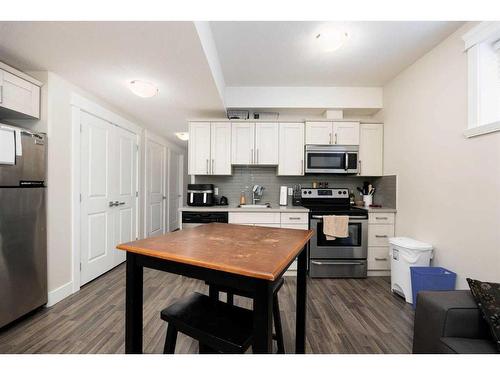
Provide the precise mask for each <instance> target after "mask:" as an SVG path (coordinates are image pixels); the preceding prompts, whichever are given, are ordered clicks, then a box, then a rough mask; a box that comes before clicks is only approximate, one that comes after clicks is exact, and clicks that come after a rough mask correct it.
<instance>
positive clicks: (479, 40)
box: [463, 22, 500, 137]
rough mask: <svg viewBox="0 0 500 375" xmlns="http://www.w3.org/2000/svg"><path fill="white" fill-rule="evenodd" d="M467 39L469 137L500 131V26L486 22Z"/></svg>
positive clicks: (467, 131) (471, 32)
mask: <svg viewBox="0 0 500 375" xmlns="http://www.w3.org/2000/svg"><path fill="white" fill-rule="evenodd" d="M463 39H464V41H465V50H466V52H467V64H468V129H467V130H466V131H465V133H464V134H465V136H466V137H473V136H476V135H480V134H485V133H491V132H493V131H500V22H482V23H480V24H479V25H477V26H476V27H474V28H472V29H471V30H470V31H469V32H467V33H466V34H465V35H464V36H463Z"/></svg>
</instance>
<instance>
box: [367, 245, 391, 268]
mask: <svg viewBox="0 0 500 375" xmlns="http://www.w3.org/2000/svg"><path fill="white" fill-rule="evenodd" d="M368 269H369V270H370V271H372V270H390V269H391V258H390V257H389V248H388V247H368Z"/></svg>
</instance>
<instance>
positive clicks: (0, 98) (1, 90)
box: [0, 86, 3, 103]
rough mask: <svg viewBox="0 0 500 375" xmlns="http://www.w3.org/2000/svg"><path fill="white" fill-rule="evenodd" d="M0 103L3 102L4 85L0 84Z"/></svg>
mask: <svg viewBox="0 0 500 375" xmlns="http://www.w3.org/2000/svg"><path fill="white" fill-rule="evenodd" d="M0 103H3V86H0Z"/></svg>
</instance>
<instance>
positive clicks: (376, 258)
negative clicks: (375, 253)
mask: <svg viewBox="0 0 500 375" xmlns="http://www.w3.org/2000/svg"><path fill="white" fill-rule="evenodd" d="M375 260H387V258H378V257H375Z"/></svg>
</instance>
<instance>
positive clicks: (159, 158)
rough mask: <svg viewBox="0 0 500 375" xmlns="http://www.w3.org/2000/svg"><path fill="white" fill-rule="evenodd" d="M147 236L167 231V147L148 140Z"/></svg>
mask: <svg viewBox="0 0 500 375" xmlns="http://www.w3.org/2000/svg"><path fill="white" fill-rule="evenodd" d="M146 143H147V144H146V149H147V152H146V237H151V236H158V235H161V234H163V233H165V200H166V195H165V176H166V175H167V174H166V162H165V159H166V152H167V150H166V147H165V146H164V145H161V144H159V143H157V142H155V141H153V140H151V139H148V140H147V142H146Z"/></svg>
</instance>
